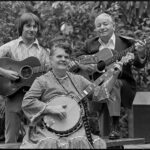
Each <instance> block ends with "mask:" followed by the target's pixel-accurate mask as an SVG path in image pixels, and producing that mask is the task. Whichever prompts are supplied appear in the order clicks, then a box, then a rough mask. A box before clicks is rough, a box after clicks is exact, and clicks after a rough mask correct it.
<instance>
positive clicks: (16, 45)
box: [0, 37, 50, 68]
mask: <svg viewBox="0 0 150 150" xmlns="http://www.w3.org/2000/svg"><path fill="white" fill-rule="evenodd" d="M49 53H50V51H49V50H46V49H44V48H43V47H41V46H40V45H39V43H38V40H37V39H36V40H35V41H34V42H33V43H32V44H31V45H30V46H29V47H26V45H25V43H24V42H23V39H22V37H19V38H18V39H15V40H12V41H10V42H8V43H6V44H4V45H2V46H1V47H0V58H1V57H9V58H12V59H13V60H16V61H22V60H24V59H26V58H28V57H31V56H34V57H36V58H38V59H39V61H40V62H41V65H44V66H45V65H46V66H48V68H50V60H49Z"/></svg>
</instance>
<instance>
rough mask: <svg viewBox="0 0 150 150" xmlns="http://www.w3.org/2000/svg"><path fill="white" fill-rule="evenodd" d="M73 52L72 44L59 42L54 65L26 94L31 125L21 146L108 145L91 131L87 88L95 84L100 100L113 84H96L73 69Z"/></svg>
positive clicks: (94, 93)
mask: <svg viewBox="0 0 150 150" xmlns="http://www.w3.org/2000/svg"><path fill="white" fill-rule="evenodd" d="M70 55H71V48H70V46H68V45H66V44H63V43H57V44H55V45H54V46H53V47H52V49H51V53H50V60H51V68H52V69H51V70H50V71H49V72H47V73H46V74H44V75H42V76H40V77H38V78H36V79H35V81H34V82H33V84H32V86H31V88H30V89H29V91H28V92H27V93H26V94H25V96H24V99H23V102H22V110H23V112H24V114H25V115H26V117H27V118H28V119H29V120H30V125H29V127H28V129H27V130H26V135H25V136H24V139H23V142H22V144H21V147H20V148H56V149H57V148H65V149H66V148H73V149H74V148H78V149H84V148H87V149H92V148H98V149H103V148H106V143H105V141H104V140H103V139H102V138H100V137H98V136H96V135H93V134H92V133H91V132H90V128H89V125H88V118H87V100H88V98H86V97H87V95H86V94H87V93H88V92H87V91H85V89H86V88H87V87H93V90H91V94H89V93H88V94H89V95H92V96H93V97H94V99H95V98H96V100H97V101H100V100H102V99H104V98H105V97H107V96H108V93H107V92H109V90H110V89H109V87H110V86H108V87H107V85H108V83H107V84H106V85H105V86H95V85H94V84H93V83H91V82H90V81H88V80H87V79H85V78H84V77H83V76H81V75H77V74H73V73H71V72H69V71H68V66H69V63H70ZM116 72H117V71H116ZM117 76H118V73H116V74H114V78H115V77H116V78H117ZM110 82H111V83H113V82H114V80H110V81H109V84H110ZM89 85H90V86H89ZM106 87H107V88H106ZM89 89H90V88H89ZM106 89H107V90H106ZM83 91H84V92H83Z"/></svg>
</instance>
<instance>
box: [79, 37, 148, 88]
mask: <svg viewBox="0 0 150 150" xmlns="http://www.w3.org/2000/svg"><path fill="white" fill-rule="evenodd" d="M98 39H99V37H94V38H92V39H88V40H87V41H86V42H85V46H84V48H83V49H82V50H80V51H79V52H78V53H77V57H78V56H79V55H90V54H95V53H97V52H98V51H99V47H100V43H99V41H98ZM134 43H135V41H134V39H132V38H129V37H125V36H119V35H116V44H115V50H116V51H117V52H121V51H123V50H125V49H127V48H129V47H130V46H132V45H133V44H134ZM134 53H135V59H134V62H133V65H134V66H135V67H137V68H142V67H144V65H145V63H146V60H145V62H144V63H141V62H140V60H139V57H138V55H137V53H136V51H135V50H134ZM94 76H95V77H94V78H95V79H96V78H97V77H99V76H100V74H99V73H97V72H96V73H94ZM119 78H120V79H124V80H126V81H127V82H128V83H129V84H130V85H132V86H133V87H135V85H136V83H135V80H134V78H133V74H132V71H131V65H130V64H129V63H128V64H127V65H124V66H123V71H122V73H121V74H120V76H119Z"/></svg>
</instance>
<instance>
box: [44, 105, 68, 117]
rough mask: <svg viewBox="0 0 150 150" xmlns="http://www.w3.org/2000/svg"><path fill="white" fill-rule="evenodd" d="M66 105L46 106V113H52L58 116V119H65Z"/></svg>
mask: <svg viewBox="0 0 150 150" xmlns="http://www.w3.org/2000/svg"><path fill="white" fill-rule="evenodd" d="M66 107H67V105H58V106H49V105H48V106H47V107H46V114H50V115H54V116H56V117H58V118H59V119H60V120H62V119H65V118H66V116H67V113H66Z"/></svg>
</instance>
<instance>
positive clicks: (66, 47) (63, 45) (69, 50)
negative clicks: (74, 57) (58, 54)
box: [50, 42, 72, 56]
mask: <svg viewBox="0 0 150 150" xmlns="http://www.w3.org/2000/svg"><path fill="white" fill-rule="evenodd" d="M56 48H62V49H64V50H65V52H66V53H67V54H69V55H71V54H72V48H71V46H70V44H68V43H62V42H59V43H56V44H54V45H53V46H52V47H51V49H50V56H53V55H54V52H55V51H56Z"/></svg>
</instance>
